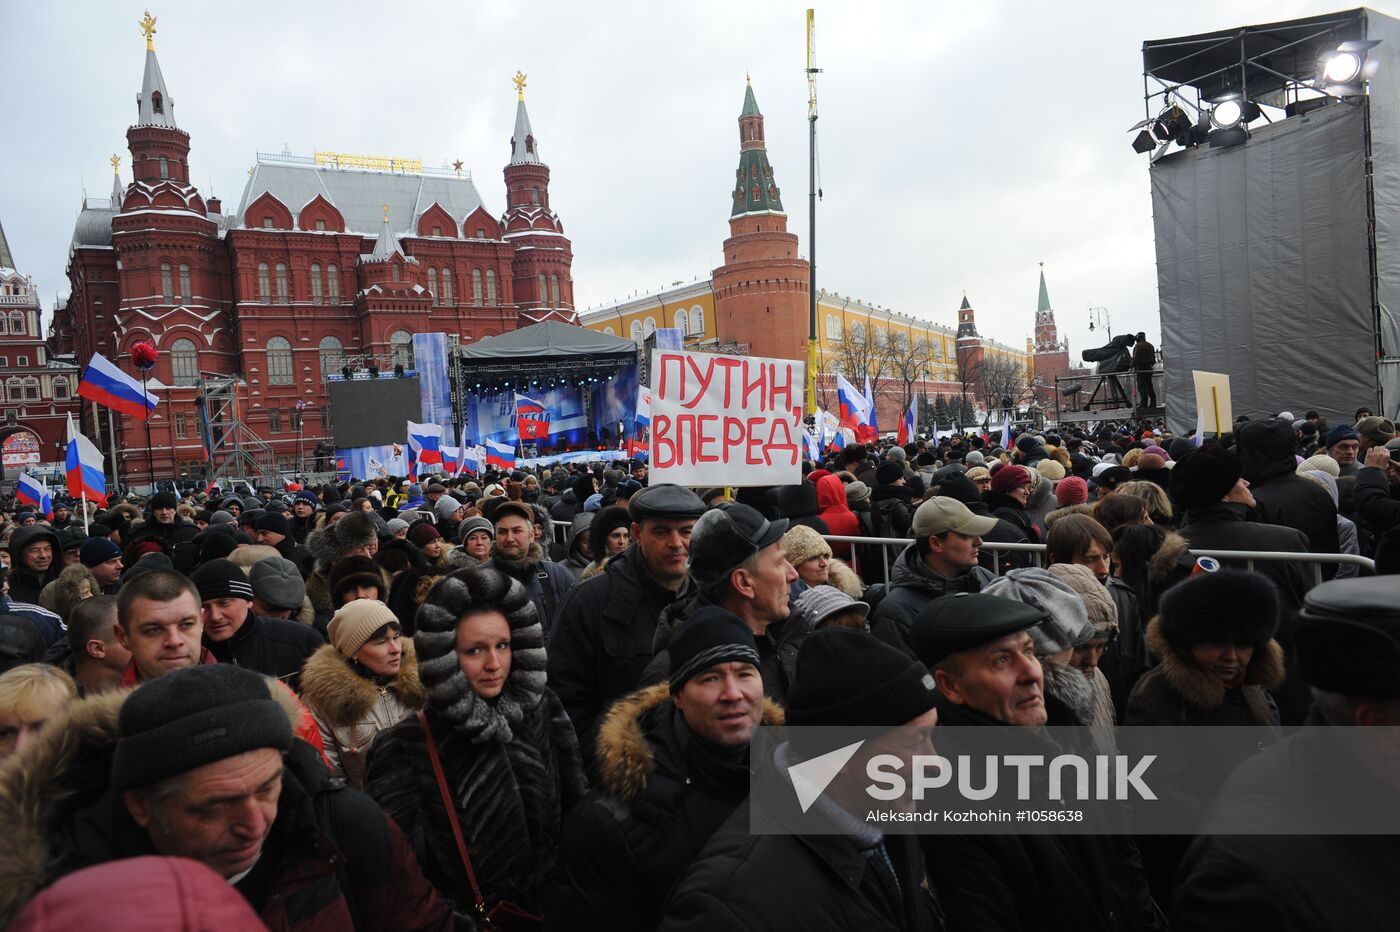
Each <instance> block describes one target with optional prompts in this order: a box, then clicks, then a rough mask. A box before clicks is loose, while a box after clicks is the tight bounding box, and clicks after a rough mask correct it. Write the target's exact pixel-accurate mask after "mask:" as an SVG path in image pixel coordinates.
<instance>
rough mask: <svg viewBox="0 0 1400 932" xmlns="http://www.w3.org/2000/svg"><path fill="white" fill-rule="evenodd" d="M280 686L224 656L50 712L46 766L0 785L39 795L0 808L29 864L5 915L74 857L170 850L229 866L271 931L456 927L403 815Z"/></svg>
mask: <svg viewBox="0 0 1400 932" xmlns="http://www.w3.org/2000/svg"><path fill="white" fill-rule="evenodd" d="M283 692H284V691H283V690H282V688H281V687H279V686H277V685H276V684H274V683H271V682H269V681H268V680H267V679H266V678H265V677H263V676H260V675H259V674H257V673H254V672H252V671H251V670H243V669H239V668H238V667H234V666H231V665H225V664H213V665H209V666H200V667H191V668H188V669H182V670H176V671H174V672H172V673H169V674H166V675H165V676H161V677H159V678H158V679H155V680H151V681H150V682H147V683H145V684H144V685H142V686H141V687H140V688H138V689H135V690H132V691H130V692H127V693H119V694H115V695H110V694H109V695H108V696H104V697H98V698H94V699H88V700H84V701H83V702H80V703H78V704H76V705H75V706H73V707H71V708H70V709H69V711H68V712H67V713H66V715H65V716H64V717H63V718H61V719H59V720H56V721H52V722H50V723H49V727H48V728H47V729H46V730H45V731H44V733H43V734H42V735H41V737H40V746H39V747H40V748H42V750H43V752H44V753H42V755H37V754H36V755H35V756H34V757H33V758H32V759H31V763H33V764H35V767H36V768H37V769H34V770H25V769H15V768H11V769H9V770H8V771H7V772H6V775H5V777H4V778H3V779H4V780H5V785H4V786H3V787H0V793H3V795H4V797H5V798H6V799H11V800H13V799H16V798H19V797H20V796H21V795H23V796H24V797H26V798H27V801H28V805H27V806H10V807H0V832H3V833H4V836H5V837H6V838H7V839H9V840H10V843H11V845H12V846H14V848H13V849H12V850H11V852H10V857H12V858H13V859H14V861H15V862H16V863H19V864H22V865H24V867H23V868H22V869H20V870H16V871H12V872H10V873H7V875H6V892H5V895H4V896H3V897H2V898H0V924H7V923H8V922H9V921H10V920H11V919H13V918H14V916H13V911H14V910H17V909H18V907H19V906H21V905H22V904H23V903H24V902H25V901H26V900H28V899H30V898H31V897H32V896H33V895H34V894H35V893H37V892H38V891H39V890H40V889H42V888H43V887H46V886H48V885H49V884H51V883H53V882H54V881H56V880H58V879H59V878H60V877H62V876H64V875H66V874H68V873H70V872H72V871H74V870H77V869H78V868H81V867H86V866H89V865H93V864H101V863H106V862H108V861H114V860H119V859H123V858H133V857H141V856H145V855H162V856H166V857H185V858H190V859H192V860H195V861H199V862H200V863H202V864H204V865H205V866H207V867H209V868H210V869H212V870H213V871H215V872H216V873H218V874H219V875H220V876H221V877H223V878H224V879H225V880H227V881H228V883H229V884H230V885H231V886H232V887H233V888H234V889H236V890H237V891H238V892H239V893H240V894H242V895H243V897H244V898H245V899H246V900H247V901H248V903H249V904H250V905H251V906H252V907H253V910H254V911H255V912H257V913H258V916H259V918H260V919H261V920H262V921H263V922H264V923H265V924H266V925H267V926H268V927H270V928H274V929H304V928H305V929H309V928H316V929H351V928H357V927H358V928H366V929H370V928H373V929H450V928H452V917H451V913H450V910H449V909H448V908H447V906H446V905H445V904H444V903H443V902H442V901H441V900H440V899H439V898H438V896H437V894H436V893H435V892H434V891H433V889H432V887H431V886H430V885H429V884H428V882H427V880H426V879H424V877H423V875H422V872H421V871H420V870H419V868H418V865H417V863H416V862H415V861H414V859H413V854H412V849H411V848H410V847H409V845H408V843H407V841H406V840H405V839H404V837H403V835H402V834H401V833H400V832H399V830H398V828H397V827H396V826H395V825H394V823H393V822H392V820H390V819H389V818H388V817H387V816H385V815H384V813H383V812H382V811H381V810H380V809H379V807H378V806H376V805H375V804H374V802H373V801H371V800H370V799H369V798H368V797H367V796H365V795H363V794H362V793H360V792H358V791H357V790H354V789H350V788H348V787H346V786H345V785H344V784H343V783H340V782H338V781H332V780H331V779H330V777H329V775H328V773H327V771H326V769H325V766H324V765H323V764H322V762H321V760H320V758H319V757H318V756H317V755H316V754H315V752H314V751H313V750H312V749H311V748H310V747H309V746H308V745H306V743H305V742H303V741H300V740H298V739H297V738H296V737H295V735H294V729H293V723H292V717H293V716H295V715H296V711H295V709H294V708H293V709H292V710H290V711H289V710H288V708H287V707H286V706H285V705H284V704H283V703H282V702H281V701H279V698H277V697H279V694H282V693H283ZM287 698H288V699H289V700H290V696H288V697H287ZM36 750H37V749H36ZM93 762H98V763H96V764H94V763H93ZM106 762H110V763H106ZM79 764H81V765H82V766H79ZM41 771H42V772H41Z"/></svg>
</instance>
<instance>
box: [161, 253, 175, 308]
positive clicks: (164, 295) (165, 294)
mask: <svg viewBox="0 0 1400 932" xmlns="http://www.w3.org/2000/svg"><path fill="white" fill-rule="evenodd" d="M160 297H161V300H162V301H164V302H165V303H166V304H174V303H175V282H174V278H173V276H172V274H171V271H170V263H169V262H162V263H161V264H160Z"/></svg>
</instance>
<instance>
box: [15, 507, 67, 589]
mask: <svg viewBox="0 0 1400 932" xmlns="http://www.w3.org/2000/svg"><path fill="white" fill-rule="evenodd" d="M41 540H43V541H48V542H49V546H51V547H52V548H53V562H52V563H50V564H49V568H48V569H47V570H45V571H44V572H43V573H35V572H31V571H30V570H28V569H26V568H25V566H24V565H23V563H21V560H22V559H23V557H24V548H26V547H28V546H29V545H30V544H33V543H36V542H38V541H41ZM61 572H63V543H62V541H61V540H60V539H59V536H58V533H57V532H56V531H54V529H53V528H51V527H49V526H48V525H45V524H31V525H29V527H22V528H17V529H16V530H15V532H14V533H13V534H11V535H10V573H9V580H10V598H11V599H13V600H14V601H16V602H27V603H29V604H31V605H38V604H39V593H40V592H42V591H43V590H44V587H45V586H47V585H48V584H49V583H51V582H53V581H54V580H55V579H57V578H58V574H59V573H61Z"/></svg>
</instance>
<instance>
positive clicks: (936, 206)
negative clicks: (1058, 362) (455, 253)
mask: <svg viewBox="0 0 1400 932" xmlns="http://www.w3.org/2000/svg"><path fill="white" fill-rule="evenodd" d="M154 2H155V3H159V0H154ZM807 5H808V3H807V2H787V0H765V2H761V3H755V2H753V0H748V2H743V3H731V2H715V0H710V2H705V3H700V4H679V3H673V2H658V0H653V2H625V3H624V2H588V3H578V2H539V0H525V2H517V3H501V2H495V3H482V2H473V3H463V2H451V3H449V2H445V0H439V2H436V3H419V2H398V3H394V4H386V3H367V2H355V0H345V2H340V3H332V4H326V3H319V4H312V3H292V2H286V0H282V2H277V3H270V2H262V0H256V2H237V3H229V2H226V0H225V2H219V3H210V2H181V3H178V4H176V3H166V4H165V5H163V6H162V5H157V6H153V7H152V8H151V12H152V13H153V14H154V15H155V16H156V17H157V18H158V23H157V29H158V33H157V36H156V50H157V54H158V55H159V56H160V62H161V68H162V71H163V72H164V74H165V79H166V83H167V85H168V86H169V90H170V93H171V96H172V97H173V98H174V99H175V103H176V111H175V112H176V119H177V120H178V122H179V125H180V126H181V128H183V129H184V130H186V131H187V132H189V133H190V135H191V137H192V148H191V152H190V165H191V178H192V180H193V181H194V182H195V184H196V185H197V186H198V187H199V188H200V189H201V191H202V192H203V193H204V194H206V195H208V194H210V193H211V192H212V193H215V194H217V195H219V196H220V197H222V198H223V199H224V200H225V203H226V204H227V205H228V206H227V207H226V209H227V210H232V209H233V208H234V207H235V206H236V205H237V201H238V198H239V196H240V195H241V193H242V189H243V184H244V182H245V180H246V178H247V174H246V173H247V169H248V167H249V166H250V165H251V164H252V162H253V159H254V153H255V152H257V151H264V152H277V151H280V150H281V149H282V147H283V145H284V144H285V145H286V146H287V147H289V148H290V149H291V151H292V152H293V153H295V154H300V155H310V154H311V153H312V152H313V150H316V149H331V150H339V151H346V152H359V153H367V154H377V155H394V156H407V157H416V158H422V159H423V160H424V162H425V163H426V164H430V165H440V164H442V163H443V162H444V161H447V162H450V161H452V160H454V159H459V158H460V159H461V160H462V161H463V162H465V164H466V167H467V168H469V169H471V170H472V172H473V175H474V178H475V180H476V184H477V187H478V189H479V190H480V191H481V194H482V196H483V198H484V200H485V202H486V205H487V208H488V209H489V210H491V211H492V212H494V213H497V214H499V213H500V212H501V211H502V210H503V209H504V206H505V196H504V190H503V187H502V182H501V167H502V166H503V165H504V163H505V160H506V158H507V154H508V140H509V137H510V132H511V128H512V121H513V112H514V106H515V94H514V90H513V88H512V86H511V83H510V77H511V75H513V74H514V73H515V71H516V70H517V69H520V70H523V71H525V72H527V73H528V74H529V87H528V88H527V90H526V101H527V104H528V106H529V108H530V118H531V121H532V123H533V126H534V130H535V134H536V136H537V137H538V139H539V145H540V154H541V157H542V158H543V159H544V161H546V162H547V163H548V164H549V166H550V168H551V171H552V179H551V195H552V200H553V205H554V208H555V210H556V211H557V212H558V213H559V215H560V217H561V219H562V220H563V222H564V226H565V231H566V233H567V234H568V236H569V237H570V238H571V239H572V241H573V248H574V267H573V273H574V280H575V295H576V298H577V300H578V304H579V307H580V308H584V307H587V306H588V305H590V304H598V303H601V302H607V301H610V300H613V299H617V298H623V297H626V296H627V295H628V294H629V293H632V292H634V291H640V290H650V289H654V288H656V287H658V286H662V285H666V284H669V283H671V282H673V281H676V280H678V279H681V280H686V281H689V280H691V279H692V278H694V277H695V276H697V275H703V274H707V273H708V271H709V270H711V269H713V268H714V267H715V266H716V265H718V264H719V262H720V259H721V256H720V244H721V241H722V240H723V239H724V237H725V236H726V235H727V232H728V226H727V223H726V221H727V219H728V214H729V206H730V194H729V192H730V190H731V187H732V185H733V177H734V176H733V172H734V168H735V165H736V164H737V160H738V129H737V124H736V122H735V121H736V118H737V117H738V113H739V109H740V106H741V104H742V100H743V92H744V75H745V73H746V72H747V73H750V74H752V76H753V85H754V91H755V93H756V95H757V97H758V102H759V106H760V107H761V109H762V110H763V113H764V115H765V116H766V118H767V139H768V151H769V157H770V159H771V161H772V163H773V167H774V172H775V175H776V177H777V181H778V184H779V186H780V187H781V189H782V196H783V203H784V206H785V207H786V208H787V210H788V218H789V220H788V222H789V228H790V229H792V230H794V231H796V232H797V233H799V235H800V236H801V240H802V247H801V248H802V251H803V254H804V255H805V254H806V253H807V249H808V243H807V196H806V194H807V122H806V99H807V91H806V82H805V77H804V75H803V73H802V69H803V67H804V51H805V45H804V28H805V27H804V11H805V9H806V7H807ZM1343 6H1344V4H1336V3H1333V4H1328V3H1318V2H1301V0H1230V2H1221V0H1216V2H1197V0H1176V2H1166V3H1152V4H1149V3H1145V2H1140V0H1131V2H1122V0H1120V2H1094V3H1090V2H1074V0H1068V2H1060V3H1053V4H1052V3H1037V4H1032V3H1029V2H1025V0H1023V2H1019V3H1013V2H1005V0H971V2H965V3H959V4H950V3H947V2H938V3H924V2H917V3H916V2H907V3H896V2H878V0H864V2H861V3H839V4H833V3H827V4H825V5H818V6H817V7H816V10H817V56H818V61H817V64H818V65H819V66H820V67H821V68H822V69H823V74H822V75H821V76H820V79H819V103H820V110H821V118H820V120H819V122H818V127H819V135H820V144H819V150H820V163H821V184H822V187H823V190H824V194H825V197H824V199H823V201H822V202H821V203H820V205H819V207H818V212H817V216H818V225H819V226H818V260H819V265H818V283H819V286H821V287H825V288H828V289H832V290H835V291H839V292H841V293H842V294H849V295H853V296H856V297H859V298H862V299H864V300H866V301H868V302H871V303H878V304H882V305H884V306H886V307H890V308H893V309H895V310H898V311H902V312H905V313H909V314H912V315H914V316H917V317H923V318H927V319H931V320H935V321H939V322H942V323H945V324H954V323H955V322H956V317H955V309H956V308H957V306H958V303H959V301H960V300H961V297H962V293H963V291H964V290H966V292H967V294H968V297H969V299H970V300H971V302H972V304H973V306H974V307H975V308H976V310H977V314H978V317H977V320H978V324H979V329H980V330H981V332H982V333H983V334H984V335H985V336H990V337H994V338H996V339H999V340H1002V341H1005V342H1010V343H1013V344H1016V345H1021V344H1023V343H1024V341H1025V338H1026V337H1027V336H1028V335H1029V334H1030V332H1031V329H1032V326H1033V316H1034V311H1035V301H1036V288H1037V277H1036V275H1037V271H1038V267H1037V263H1038V262H1041V261H1043V262H1045V269H1046V276H1047V280H1048V284H1049V288H1050V297H1051V300H1052V303H1053V304H1054V307H1055V310H1056V314H1057V318H1058V321H1059V324H1060V331H1061V333H1062V334H1064V335H1067V336H1068V337H1069V339H1070V341H1071V349H1072V350H1073V352H1074V353H1075V355H1076V357H1077V354H1078V352H1079V350H1082V349H1084V348H1085V347H1086V346H1092V345H1098V344H1099V343H1101V342H1103V340H1102V339H1099V338H1098V334H1095V335H1093V337H1092V338H1091V335H1090V334H1089V333H1088V330H1087V324H1088V308H1089V307H1091V306H1101V307H1107V308H1108V309H1109V312H1110V314H1111V315H1112V324H1113V330H1114V332H1115V333H1121V332H1124V331H1126V330H1128V329H1133V330H1137V329H1144V328H1145V329H1146V330H1147V331H1148V332H1149V334H1150V335H1151V336H1152V338H1153V339H1154V340H1155V339H1156V338H1157V335H1158V323H1157V300H1156V295H1157V289H1156V271H1155V264H1154V258H1153V247H1152V220H1151V200H1150V195H1149V190H1148V171H1147V158H1146V156H1139V155H1137V154H1136V153H1134V152H1133V151H1132V149H1131V148H1130V146H1129V142H1130V140H1131V137H1130V136H1129V135H1128V133H1127V132H1126V129H1127V127H1128V126H1130V125H1132V124H1133V123H1134V122H1136V121H1137V120H1138V119H1140V118H1141V117H1142V115H1143V104H1142V79H1141V54H1140V49H1141V44H1142V41H1143V40H1144V39H1155V38H1164V37H1169V36H1177V35H1187V34H1190V33H1195V32H1203V31H1208V30H1213V29H1222V28H1228V27H1231V26H1240V25H1247V24H1252V23H1259V22H1272V21H1277V20H1283V19H1291V18H1295V17H1299V16H1305V15H1313V14H1318V13H1325V12H1328V11H1330V10H1333V9H1337V8H1341V7H1343ZM1372 6H1375V7H1377V8H1379V9H1381V10H1382V11H1385V12H1389V13H1391V15H1396V12H1397V11H1396V9H1395V7H1396V4H1393V3H1373V4H1372ZM142 10H143V6H142V4H140V3H126V2H111V0H104V2H101V3H96V2H91V3H43V4H40V3H27V4H20V3H18V2H17V0H4V13H3V15H4V21H5V26H6V30H5V31H6V34H7V41H6V45H5V53H4V55H3V56H0V79H3V80H2V84H3V86H4V87H5V88H6V102H7V106H6V113H7V117H6V123H7V130H8V132H7V141H6V146H5V149H6V153H5V159H4V166H5V170H4V171H3V172H0V223H3V225H4V229H5V233H6V234H7V236H8V239H9V241H10V246H11V248H12V250H13V252H14V256H15V260H16V262H17V264H18V265H19V266H20V268H21V270H22V271H25V272H28V273H30V274H32V275H33V276H34V278H35V281H36V284H37V285H38V287H39V288H40V289H41V291H42V293H43V295H44V303H45V306H46V308H47V307H48V306H49V305H51V304H52V301H53V296H54V294H55V293H56V292H57V293H60V294H66V292H67V289H68V286H67V281H66V279H65V278H64V275H63V272H64V267H65V264H66V261H67V249H68V243H69V240H70V238H71V235H72V229H73V219H74V217H75V215H76V212H77V209H78V207H79V204H80V198H81V196H82V189H83V185H84V184H85V185H86V188H87V192H88V194H89V195H92V196H100V197H105V196H107V194H108V192H109V191H110V189H111V184H112V176H111V169H110V167H109V165H108V162H107V160H108V158H109V156H110V155H111V154H112V153H113V152H119V153H121V154H122V155H123V157H124V158H123V165H122V172H123V179H124V180H125V181H129V180H130V169H129V164H128V163H129V157H127V156H126V148H125V147H126V142H125V132H126V128H127V126H128V125H129V124H130V123H131V122H132V120H133V118H134V116H135V113H136V95H137V92H138V91H139V90H140V85H141V72H142V61H143V55H144V49H145V46H144V43H143V40H142V39H141V36H140V34H139V31H138V29H137V20H138V19H139V18H140V16H141V13H142Z"/></svg>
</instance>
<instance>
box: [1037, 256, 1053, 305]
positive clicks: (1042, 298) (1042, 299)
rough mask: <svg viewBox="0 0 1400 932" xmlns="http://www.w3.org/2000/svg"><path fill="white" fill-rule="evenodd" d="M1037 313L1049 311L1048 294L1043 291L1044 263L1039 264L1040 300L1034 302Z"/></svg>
mask: <svg viewBox="0 0 1400 932" xmlns="http://www.w3.org/2000/svg"><path fill="white" fill-rule="evenodd" d="M1035 309H1036V310H1037V311H1048V310H1050V292H1048V291H1046V290H1045V263H1044V262H1042V263H1040V300H1039V301H1038V302H1036V305H1035Z"/></svg>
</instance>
